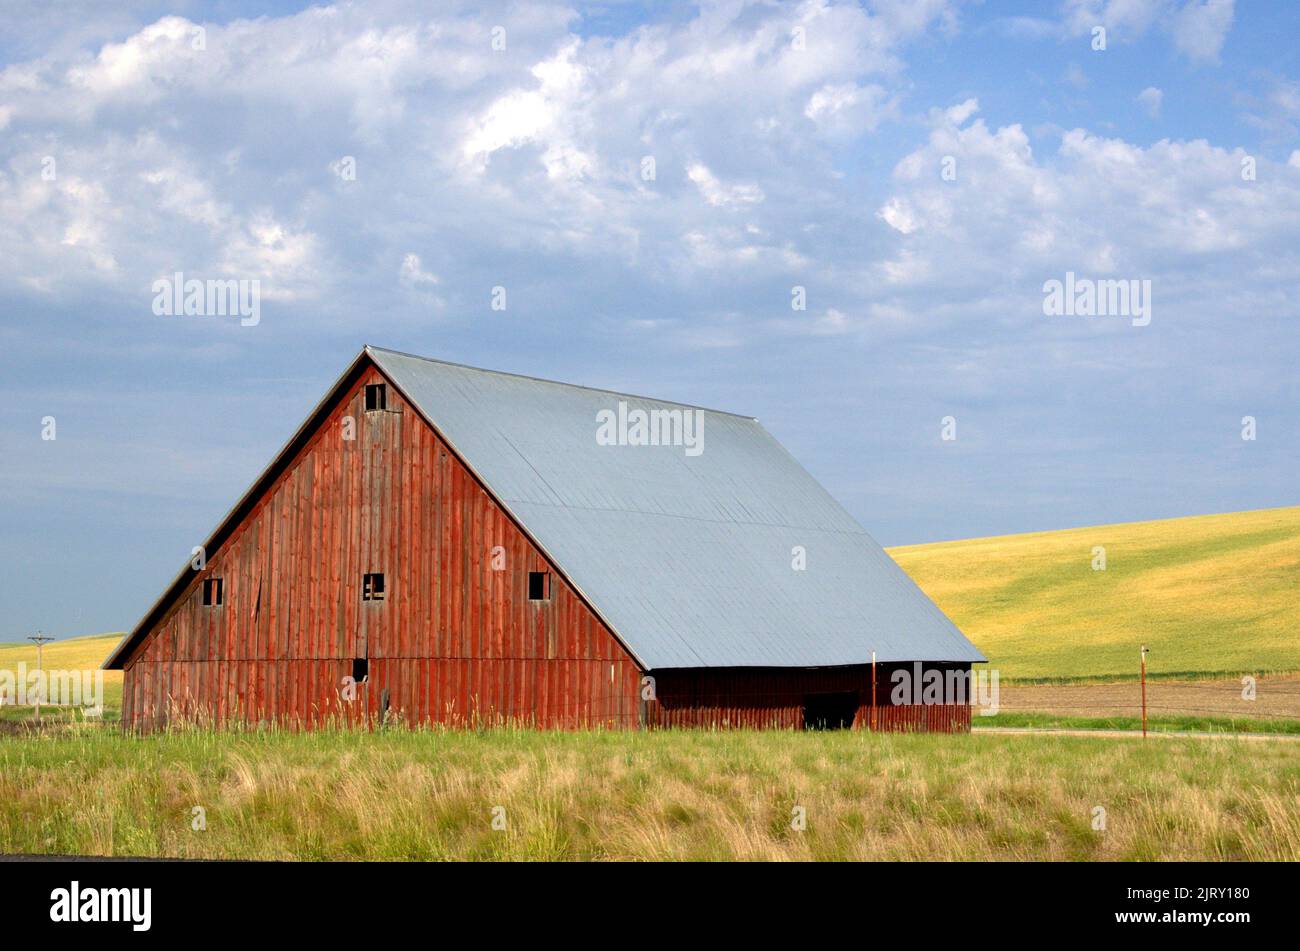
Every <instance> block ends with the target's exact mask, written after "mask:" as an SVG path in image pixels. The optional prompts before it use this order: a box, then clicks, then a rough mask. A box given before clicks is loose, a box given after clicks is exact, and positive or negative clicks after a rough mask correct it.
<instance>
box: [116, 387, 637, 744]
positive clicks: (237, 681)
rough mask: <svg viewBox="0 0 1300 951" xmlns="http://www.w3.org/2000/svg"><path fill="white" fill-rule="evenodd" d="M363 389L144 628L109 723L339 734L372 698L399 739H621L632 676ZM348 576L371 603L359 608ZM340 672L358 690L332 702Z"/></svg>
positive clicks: (572, 600) (450, 468) (457, 468)
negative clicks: (289, 727) (384, 706)
mask: <svg viewBox="0 0 1300 951" xmlns="http://www.w3.org/2000/svg"><path fill="white" fill-rule="evenodd" d="M380 382H386V381H385V380H384V378H383V377H382V375H381V374H380V373H379V371H378V370H377V369H375V368H374V367H373V366H371V367H367V368H366V369H365V370H364V371H363V372H362V373H361V374H360V375H359V376H358V378H357V379H356V380H355V381H353V382H352V383H351V385H350V386H349V387H348V388H347V390H346V392H345V393H344V394H343V396H342V398H341V399H340V400H339V401H338V402H337V404H336V405H335V406H334V407H333V408H332V409H331V411H330V412H329V413H328V415H327V416H326V417H325V418H324V420H323V422H322V423H321V425H320V426H319V427H318V428H317V429H316V431H315V432H314V433H313V434H312V435H311V437H310V439H309V440H308V441H307V443H306V445H305V446H304V447H303V448H302V449H301V450H300V451H299V452H298V453H297V454H296V456H294V457H293V458H292V459H291V460H290V462H289V463H288V465H287V466H286V467H285V468H284V471H282V472H281V473H279V474H278V475H277V476H276V478H275V479H274V481H273V482H272V483H271V484H270V486H269V488H268V489H267V490H266V491H264V492H263V493H262V495H261V496H260V498H258V499H257V501H256V503H255V504H254V506H253V507H252V509H251V511H250V512H248V513H247V514H246V515H245V516H244V517H243V518H242V520H241V521H240V523H239V524H238V525H237V526H236V527H235V528H234V530H233V531H232V532H231V533H230V534H229V535H228V537H227V538H226V539H225V540H224V542H222V543H221V544H220V546H219V548H218V550H216V551H214V552H210V553H209V559H208V562H207V566H206V568H205V569H204V570H202V571H196V572H194V576H193V578H192V579H191V580H190V582H189V584H188V586H187V587H186V588H185V590H184V591H183V592H182V593H181V595H180V597H179V598H178V600H177V601H176V602H175V603H174V604H172V605H171V607H170V608H169V610H168V611H167V612H166V613H165V614H164V615H163V616H162V618H161V620H160V621H158V622H157V623H156V624H155V625H154V626H153V627H152V628H151V629H150V631H149V632H148V634H147V635H146V636H145V638H144V639H143V640H142V642H141V644H140V645H139V646H138V647H137V648H136V649H135V651H134V653H133V654H132V656H131V657H130V658H129V659H128V660H127V662H126V673H125V689H124V699H123V713H122V717H123V721H124V723H126V724H127V725H129V726H135V727H144V728H148V727H155V726H158V725H160V724H162V723H164V722H166V721H167V719H168V717H169V716H172V715H183V716H185V717H191V718H195V719H207V720H211V721H214V722H217V723H222V722H226V721H228V720H241V721H251V722H258V721H282V722H290V721H291V722H300V723H303V724H307V725H310V724H314V723H319V722H321V721H322V720H323V719H325V718H327V717H331V716H333V717H338V718H340V719H343V720H347V721H355V720H359V719H365V718H369V717H372V716H374V715H377V714H378V713H379V712H380V706H381V702H382V693H383V691H384V690H387V692H388V704H389V710H390V713H391V715H392V716H394V717H400V718H402V719H404V720H406V721H408V722H418V721H438V722H448V723H473V722H498V721H502V720H511V721H519V722H525V723H532V724H535V725H537V726H547V727H576V726H623V727H627V726H635V725H636V723H637V719H638V692H637V690H638V682H639V680H640V676H641V672H640V670H639V668H638V666H637V664H636V662H635V661H634V660H633V659H632V658H631V656H630V655H629V654H628V653H627V651H626V650H625V649H624V648H623V647H622V645H621V644H620V643H619V642H618V640H617V639H616V638H615V637H614V636H613V635H612V634H611V633H610V632H609V630H608V628H607V627H606V626H605V625H604V624H603V622H601V621H600V620H599V618H597V617H596V615H595V614H594V613H593V612H592V611H591V610H590V608H589V607H588V606H587V605H586V604H585V603H584V602H583V601H582V599H581V598H580V597H579V596H578V594H577V593H576V592H575V591H574V589H573V588H572V587H571V586H570V585H569V584H568V582H567V581H566V580H565V579H564V578H563V576H562V575H560V573H559V572H558V571H557V570H556V568H555V566H554V565H551V564H549V563H548V562H547V559H546V558H545V556H544V555H543V554H542V553H541V552H540V551H539V550H538V549H537V548H536V547H535V546H534V545H533V544H532V543H531V542H530V541H529V539H528V538H527V536H526V535H525V534H524V533H523V532H522V531H520V530H519V528H518V527H517V526H516V525H515V524H514V522H513V521H512V520H511V518H510V517H509V516H508V515H507V514H506V513H505V512H504V511H503V510H502V509H501V508H500V507H499V506H498V505H497V504H496V503H495V501H494V500H493V499H492V498H491V497H490V496H489V494H488V493H487V492H486V491H485V489H484V488H483V487H482V486H481V485H480V484H479V482H478V480H477V479H476V478H475V476H474V475H473V473H471V472H470V471H469V470H468V469H467V468H466V467H465V466H464V465H463V464H462V463H461V462H460V460H459V459H457V458H456V457H455V455H454V453H452V452H451V451H450V450H449V448H448V447H447V446H446V445H445V443H443V441H442V440H441V439H440V438H439V437H438V435H437V434H436V433H435V432H434V431H433V429H432V428H431V427H429V426H428V425H427V424H426V423H425V422H424V420H423V419H422V418H421V417H420V415H419V414H418V413H417V412H416V411H415V410H414V409H413V408H411V407H410V406H409V405H408V404H407V403H406V401H405V400H403V399H402V397H401V395H400V394H399V392H398V391H397V389H396V388H395V387H394V386H392V385H389V386H388V390H387V409H385V410H383V411H372V412H366V410H365V404H364V388H365V385H366V384H367V383H380ZM347 418H350V419H351V420H352V421H353V423H354V425H355V439H354V440H347V439H344V438H343V435H344V425H345V419H347ZM497 546H500V548H501V549H502V550H503V552H504V568H503V570H494V569H493V559H492V553H493V549H494V548H495V547H497ZM529 571H549V572H550V573H551V579H550V580H551V587H550V599H549V600H548V601H529V600H528V586H527V582H528V572H529ZM367 572H382V573H383V574H384V578H385V589H386V590H385V599H384V600H383V601H380V602H363V601H362V598H361V586H362V576H363V574H365V573H367ZM206 578H221V579H222V581H223V583H224V595H225V597H224V603H223V604H222V605H221V606H220V607H207V606H204V605H203V603H202V601H203V598H202V582H203V580H204V579H206ZM359 657H366V658H368V662H369V677H368V679H367V680H366V682H365V683H364V684H363V685H361V686H360V687H359V688H358V689H357V691H356V698H355V699H354V700H352V701H351V702H347V701H345V700H344V699H343V693H344V686H345V680H344V678H345V677H348V676H350V674H351V672H352V662H353V660H354V659H355V658H359Z"/></svg>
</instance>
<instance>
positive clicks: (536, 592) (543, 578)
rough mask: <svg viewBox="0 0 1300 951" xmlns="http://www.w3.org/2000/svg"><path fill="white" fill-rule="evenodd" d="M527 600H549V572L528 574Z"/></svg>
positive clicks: (531, 572)
mask: <svg viewBox="0 0 1300 951" xmlns="http://www.w3.org/2000/svg"><path fill="white" fill-rule="evenodd" d="M528 600H529V601H549V600H551V573H550V572H549V571H530V572H528Z"/></svg>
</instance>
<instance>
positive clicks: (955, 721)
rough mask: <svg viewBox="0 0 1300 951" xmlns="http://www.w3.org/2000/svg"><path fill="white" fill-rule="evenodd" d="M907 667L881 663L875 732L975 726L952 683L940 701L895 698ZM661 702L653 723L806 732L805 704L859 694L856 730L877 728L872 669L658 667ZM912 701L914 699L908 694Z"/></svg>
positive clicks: (957, 668)
mask: <svg viewBox="0 0 1300 951" xmlns="http://www.w3.org/2000/svg"><path fill="white" fill-rule="evenodd" d="M900 668H907V670H908V672H909V673H911V665H908V664H881V665H879V669H878V671H877V674H876V677H877V681H876V688H877V703H878V704H879V705H878V706H877V708H876V711H877V712H876V729H877V730H879V731H882V732H911V731H917V732H942V733H952V732H964V731H966V730H969V729H970V722H971V721H970V704H969V701H968V699H966V698H967V697H969V694H965V695H962V696H958V695H954V693H953V691H952V689H951V686H952V685H951V684H945V687H944V694H943V697H942V702H941V703H899V704H895V703H893V699H892V698H893V692H894V687H895V680H894V672H895V671H896V670H898V669H900ZM922 669H923V671H926V672H928V671H930V670H937V671H939V672H940V673H941V674H944V673H947V672H948V671H952V672H954V673H961V674H964V673H965V672H966V671H968V670H969V667H968V666H967V665H957V664H925V665H923V667H922ZM651 676H653V678H654V688H655V689H654V693H655V696H656V702H655V703H654V704H650V705H649V706H648V710H647V714H648V719H649V723H650V725H652V726H673V727H699V726H705V727H723V726H734V727H751V728H766V729H773V728H775V729H802V728H803V726H804V706H805V703H807V702H808V701H809V699H810V698H815V697H816V696H818V695H822V694H850V693H852V694H856V695H857V702H856V704H855V716H854V718H853V724H852V726H853V728H854V729H870V727H871V666H870V665H869V664H865V665H861V666H854V667H817V668H806V669H798V668H784V667H773V668H711V669H704V670H694V669H681V670H658V671H653V672H652V673H651ZM909 699H910V698H909Z"/></svg>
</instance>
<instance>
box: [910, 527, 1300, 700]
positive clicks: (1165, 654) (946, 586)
mask: <svg viewBox="0 0 1300 951" xmlns="http://www.w3.org/2000/svg"><path fill="white" fill-rule="evenodd" d="M1094 546H1101V547H1103V548H1104V549H1105V558H1106V567H1105V570H1103V571H1097V570H1094V569H1093V559H1094V552H1093V549H1094ZM889 553H890V555H892V556H893V557H894V559H895V560H896V561H897V562H898V563H899V564H900V565H901V566H902V567H903V569H904V570H906V571H907V573H908V574H909V575H911V576H912V578H913V579H914V580H915V581H916V582H917V584H919V585H920V586H921V588H922V589H923V590H924V591H925V593H926V594H928V595H929V596H930V597H931V598H932V599H933V600H934V601H935V603H936V604H938V605H939V607H941V608H943V610H944V611H945V612H946V613H947V614H948V616H949V617H950V618H952V620H953V622H954V623H955V624H956V625H957V626H958V627H959V628H961V629H962V631H963V632H964V633H965V634H966V636H967V637H969V638H970V639H971V640H972V641H974V642H975V644H976V645H978V646H979V648H980V650H981V651H983V652H984V654H985V656H986V657H988V659H989V661H990V664H991V666H993V667H996V668H997V669H998V670H999V671H1000V672H1001V676H1002V677H1003V678H1005V679H1010V680H1021V681H1052V682H1069V681H1082V680H1089V679H1092V680H1110V681H1114V680H1122V679H1130V680H1131V679H1133V678H1135V677H1136V676H1137V672H1138V650H1139V648H1140V647H1141V645H1143V644H1146V645H1147V646H1148V647H1150V648H1151V655H1150V658H1149V661H1148V676H1150V677H1154V678H1161V677H1183V678H1186V677H1198V678H1204V677H1212V676H1216V675H1219V676H1239V675H1241V674H1263V673H1267V672H1285V671H1297V670H1300V594H1298V593H1297V592H1300V507H1297V508H1283V509H1266V510H1262V511H1255V512H1234V513H1231V514H1227V515H1205V516H1198V517H1194V518H1179V519H1170V520H1167V521H1158V522H1134V523H1128V524H1119V525H1103V526H1100V527H1096V528H1076V529H1068V530H1064V531H1054V532H1035V533H1033V534H1028V535H1007V536H1001V537H997V538H974V539H968V540H965V541H955V542H941V543H937V544H932V545H914V546H908V547H903V548H893V549H890V552H889Z"/></svg>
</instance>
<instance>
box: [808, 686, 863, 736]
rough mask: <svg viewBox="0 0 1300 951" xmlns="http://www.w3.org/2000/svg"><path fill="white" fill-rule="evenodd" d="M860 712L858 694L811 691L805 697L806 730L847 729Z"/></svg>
mask: <svg viewBox="0 0 1300 951" xmlns="http://www.w3.org/2000/svg"><path fill="white" fill-rule="evenodd" d="M857 712H858V695H857V693H856V692H855V691H847V692H845V693H810V694H808V695H807V696H805V697H804V698H803V728H804V729H805V730H847V729H848V728H849V727H851V726H853V718H854V716H856V715H857Z"/></svg>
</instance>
